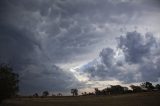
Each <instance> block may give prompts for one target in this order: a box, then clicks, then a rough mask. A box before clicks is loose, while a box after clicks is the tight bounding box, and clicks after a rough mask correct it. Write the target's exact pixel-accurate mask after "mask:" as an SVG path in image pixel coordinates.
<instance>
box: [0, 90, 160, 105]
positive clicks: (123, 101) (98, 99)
mask: <svg viewBox="0 0 160 106" xmlns="http://www.w3.org/2000/svg"><path fill="white" fill-rule="evenodd" d="M2 106H160V92H149V93H138V94H125V95H117V96H79V97H53V98H15V99H10V100H6V101H5V102H4V103H3V104H2Z"/></svg>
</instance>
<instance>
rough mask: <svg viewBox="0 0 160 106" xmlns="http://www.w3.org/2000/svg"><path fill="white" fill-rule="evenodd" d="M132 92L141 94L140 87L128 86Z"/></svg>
mask: <svg viewBox="0 0 160 106" xmlns="http://www.w3.org/2000/svg"><path fill="white" fill-rule="evenodd" d="M130 87H131V88H132V90H133V92H142V88H141V87H140V86H135V85H131V86H130Z"/></svg>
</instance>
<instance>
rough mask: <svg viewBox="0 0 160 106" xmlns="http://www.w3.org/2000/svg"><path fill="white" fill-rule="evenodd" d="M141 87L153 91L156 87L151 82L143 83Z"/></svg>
mask: <svg viewBox="0 0 160 106" xmlns="http://www.w3.org/2000/svg"><path fill="white" fill-rule="evenodd" d="M141 87H144V88H147V90H153V89H154V86H153V85H152V83H151V82H145V83H142V84H141Z"/></svg>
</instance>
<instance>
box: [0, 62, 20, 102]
mask: <svg viewBox="0 0 160 106" xmlns="http://www.w3.org/2000/svg"><path fill="white" fill-rule="evenodd" d="M18 82H19V80H18V74H16V73H14V72H13V70H12V68H11V67H10V66H9V65H7V64H1V65H0V102H2V100H4V99H7V98H10V97H12V96H15V95H16V94H17V92H18V90H19V89H18Z"/></svg>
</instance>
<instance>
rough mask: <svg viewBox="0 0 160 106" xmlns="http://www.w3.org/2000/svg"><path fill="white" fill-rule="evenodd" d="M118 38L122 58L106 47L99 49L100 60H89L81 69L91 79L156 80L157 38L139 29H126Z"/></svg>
mask: <svg viewBox="0 0 160 106" xmlns="http://www.w3.org/2000/svg"><path fill="white" fill-rule="evenodd" d="M118 41H119V42H118V48H119V49H121V50H122V53H123V55H124V58H125V59H120V60H117V58H118V57H115V56H116V55H115V54H116V51H114V50H113V49H111V48H106V49H103V50H102V52H100V59H101V60H102V61H101V62H99V63H98V64H97V63H96V64H92V65H89V64H90V63H88V64H87V65H86V66H88V67H86V66H85V68H84V69H83V68H82V69H81V70H80V71H81V72H84V73H88V76H89V77H90V80H102V81H103V80H113V79H116V80H119V81H122V82H123V83H132V82H141V81H153V82H156V81H158V78H160V71H159V56H160V55H159V52H160V51H159V50H160V48H159V47H160V46H159V44H160V43H159V42H160V41H159V40H157V38H156V37H154V36H153V35H152V34H151V33H146V34H145V35H144V36H143V35H142V34H141V33H138V32H128V33H127V34H126V35H125V36H120V37H119V39H118ZM119 63H120V64H119Z"/></svg>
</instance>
